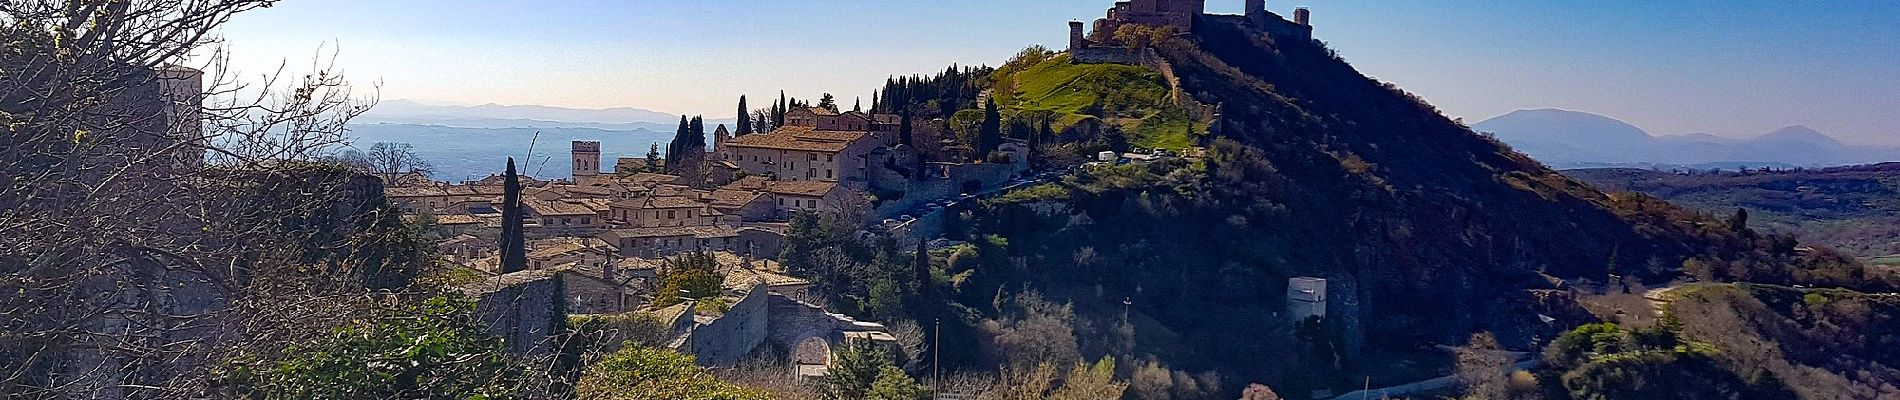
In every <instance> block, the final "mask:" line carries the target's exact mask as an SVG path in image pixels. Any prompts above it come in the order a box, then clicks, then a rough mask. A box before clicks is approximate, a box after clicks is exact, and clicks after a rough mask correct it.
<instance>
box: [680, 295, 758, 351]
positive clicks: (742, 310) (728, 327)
mask: <svg viewBox="0 0 1900 400" xmlns="http://www.w3.org/2000/svg"><path fill="white" fill-rule="evenodd" d="M766 296H767V293H766V290H765V284H762V283H761V284H757V285H754V286H753V287H752V289H751V290H749V291H747V292H746V293H745V294H744V295H743V296H741V297H740V298H739V301H736V302H733V303H732V308H731V309H728V310H726V312H725V313H724V314H720V315H719V316H717V317H710V318H708V317H699V318H700V319H702V320H701V321H699V322H700V323H699V324H698V326H696V327H694V328H692V334H691V339H688V345H689V346H690V348H691V349H692V354H693V355H694V356H696V357H697V360H698V361H699V365H703V366H728V365H733V364H737V363H739V360H740V359H742V358H744V357H745V355H746V354H750V353H752V349H753V348H756V347H758V346H759V344H760V343H764V342H765V337H766V331H767V329H766V327H767V324H768V323H770V321H771V318H769V314H770V313H771V310H770V308H769V307H767V306H766Z"/></svg>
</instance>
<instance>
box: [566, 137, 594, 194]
mask: <svg viewBox="0 0 1900 400" xmlns="http://www.w3.org/2000/svg"><path fill="white" fill-rule="evenodd" d="M572 154H573V156H574V157H573V158H574V183H575V184H578V185H585V184H588V183H590V182H591V181H592V180H593V179H594V178H595V177H597V176H599V175H600V142H597V141H592V140H576V141H574V150H573V152H572Z"/></svg>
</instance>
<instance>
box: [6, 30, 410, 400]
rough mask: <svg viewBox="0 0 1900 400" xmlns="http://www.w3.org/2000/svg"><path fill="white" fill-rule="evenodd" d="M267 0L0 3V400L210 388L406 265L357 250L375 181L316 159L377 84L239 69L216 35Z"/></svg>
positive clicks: (333, 145)
mask: <svg viewBox="0 0 1900 400" xmlns="http://www.w3.org/2000/svg"><path fill="white" fill-rule="evenodd" d="M274 2H275V1H272V0H121V1H86V0H9V1H6V2H0V135H3V137H4V139H0V144H3V145H0V232H4V234H0V291H4V292H5V293H7V295H6V296H3V297H0V397H8V398H46V397H64V398H128V397H129V398H192V397H205V396H207V395H209V393H213V392H215V390H216V388H215V387H214V386H215V385H214V384H213V382H212V379H211V378H210V376H211V374H210V370H211V369H212V368H213V367H214V366H215V365H217V363H218V362H219V360H223V359H226V358H228V357H231V356H235V355H238V354H252V353H254V352H260V351H281V350H282V349H283V348H284V347H288V345H290V344H294V343H297V342H298V341H299V340H304V339H305V338H306V337H307V336H308V335H307V333H308V332H310V329H311V328H312V327H321V326H326V324H335V323H339V322H340V321H347V320H349V319H350V318H352V317H355V316H359V315H361V314H356V313H352V312H351V311H350V310H358V309H374V308H375V307H379V306H380V305H382V304H387V303H388V300H387V299H388V298H389V296H392V295H400V294H401V291H402V290H401V289H402V288H403V286H404V282H406V281H408V280H409V278H410V277H413V275H414V273H415V271H414V270H413V269H412V268H417V267H418V266H417V265H416V264H415V263H413V262H412V261H414V260H416V259H417V258H418V257H416V256H417V255H416V254H365V253H366V252H368V251H371V250H368V249H393V248H395V247H392V246H379V245H378V243H376V242H377V241H379V240H386V239H387V238H388V237H389V235H376V234H365V233H366V232H368V231H369V230H372V229H377V228H378V227H383V228H388V227H390V226H391V225H395V226H400V222H399V221H398V220H396V219H395V218H394V217H395V216H394V215H393V214H391V213H390V211H389V209H388V208H387V207H386V206H384V205H383V204H382V200H381V197H382V193H381V185H379V184H377V183H376V182H375V181H374V180H373V179H365V177H362V176H360V175H357V174H352V173H349V172H348V171H345V170H342V169H340V168H335V167H333V166H331V165H329V164H324V163H317V162H314V161H317V160H323V159H325V157H328V156H330V155H332V152H333V151H334V150H335V149H337V148H339V147H340V146H342V145H344V144H346V137H345V136H344V129H343V127H344V126H345V124H347V123H348V121H349V120H350V119H352V118H354V117H356V116H358V115H361V114H362V113H363V112H365V111H367V110H368V109H369V107H371V106H372V105H373V104H374V96H373V95H371V96H368V97H360V96H356V95H354V94H353V93H352V90H351V86H350V85H349V83H348V81H346V80H345V79H343V77H341V76H339V75H337V74H335V73H332V72H329V71H331V66H330V65H328V63H327V62H318V63H312V64H311V66H310V69H309V72H307V73H290V72H286V70H285V68H284V67H279V69H278V70H276V71H270V72H269V73H267V74H264V75H262V77H261V79H257V80H252V81H248V82H245V81H241V80H239V79H238V78H237V74H236V73H235V72H234V71H231V70H230V69H229V68H228V67H227V66H228V63H227V61H228V60H229V58H228V54H226V53H224V52H223V51H221V50H220V43H221V40H220V39H219V38H218V37H217V36H216V34H215V32H217V30H218V28H219V27H220V26H221V25H222V24H224V23H225V22H226V21H229V20H230V18H232V17H233V16H234V15H237V14H239V13H243V12H245V11H249V10H254V9H257V8H261V7H268V6H270V5H271V4H272V3H274ZM317 59H319V60H328V59H333V55H332V56H329V57H325V56H319V57H317ZM191 60H196V61H195V62H194V61H191ZM186 65H190V68H187V67H185V66H186ZM411 250H413V249H411ZM372 289H382V290H380V291H378V290H372ZM269 347H275V349H271V348H269Z"/></svg>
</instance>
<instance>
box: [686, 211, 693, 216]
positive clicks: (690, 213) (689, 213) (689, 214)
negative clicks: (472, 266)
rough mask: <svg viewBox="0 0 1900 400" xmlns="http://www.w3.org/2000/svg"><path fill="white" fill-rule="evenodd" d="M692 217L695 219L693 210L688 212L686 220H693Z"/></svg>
mask: <svg viewBox="0 0 1900 400" xmlns="http://www.w3.org/2000/svg"><path fill="white" fill-rule="evenodd" d="M692 217H693V210H686V218H692Z"/></svg>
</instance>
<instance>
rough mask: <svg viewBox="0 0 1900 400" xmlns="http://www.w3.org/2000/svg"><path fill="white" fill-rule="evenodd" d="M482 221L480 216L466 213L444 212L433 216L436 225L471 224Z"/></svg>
mask: <svg viewBox="0 0 1900 400" xmlns="http://www.w3.org/2000/svg"><path fill="white" fill-rule="evenodd" d="M479 223H482V219H481V218H476V217H475V216H473V215H466V214H445V215H437V216H435V224H436V225H472V224H479Z"/></svg>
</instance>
